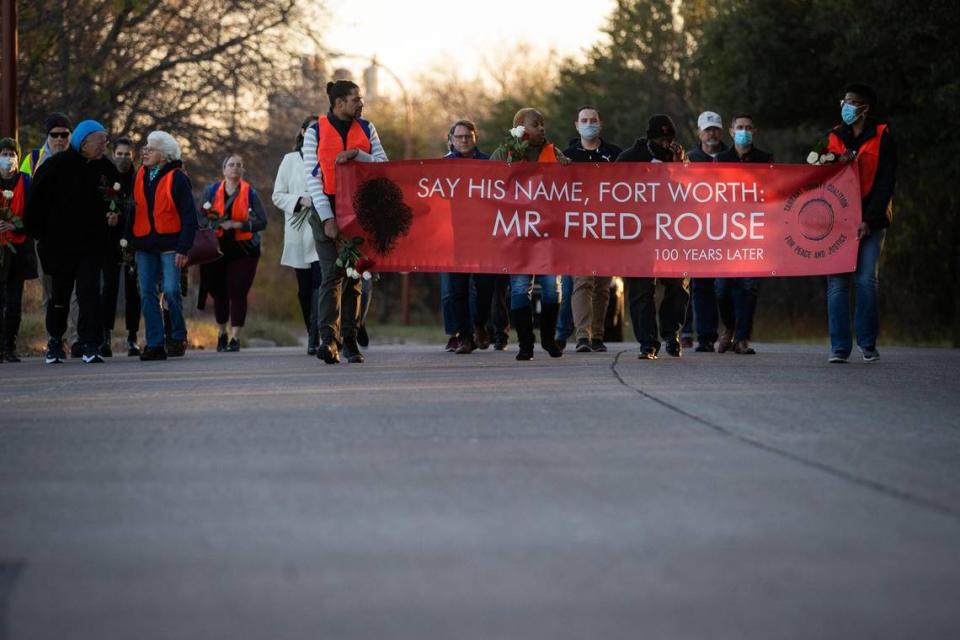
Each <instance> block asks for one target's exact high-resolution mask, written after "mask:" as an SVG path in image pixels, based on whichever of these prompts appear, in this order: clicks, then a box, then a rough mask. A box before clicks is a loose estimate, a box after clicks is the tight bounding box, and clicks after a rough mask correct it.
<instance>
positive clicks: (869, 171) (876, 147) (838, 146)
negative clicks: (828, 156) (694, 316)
mask: <svg viewBox="0 0 960 640" xmlns="http://www.w3.org/2000/svg"><path fill="white" fill-rule="evenodd" d="M886 130H887V125H885V124H878V125H877V135H875V136H873V137H872V138H870V139H869V140H866V141H864V143H863V144H862V145H860V149H859V150H858V151H857V166H858V167H859V168H860V197H861V198H863V199H866V198H867V196H868V195H869V194H870V190H871V189H873V180H874V178H876V177H877V167H878V166H879V165H880V138H882V137H883V132H884V131H886ZM827 140H828V142H827V151H830V152H831V153H835V154H837V155H841V154H842V153H843V152H845V151H846V150H847V146H846V145H845V144H843V140H841V139H840V136H838V135H837V134H836V131H831V132H830V133H829V135H828V136H827Z"/></svg>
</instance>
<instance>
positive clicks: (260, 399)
mask: <svg viewBox="0 0 960 640" xmlns="http://www.w3.org/2000/svg"><path fill="white" fill-rule="evenodd" d="M611 346H612V347H613V349H612V350H611V352H610V353H608V354H568V355H567V356H566V357H564V358H563V359H561V360H551V359H550V358H548V357H546V354H544V353H542V352H538V354H537V358H536V360H534V361H533V362H530V363H518V362H516V361H514V359H513V354H512V353H510V352H508V353H495V352H492V351H489V352H480V353H477V354H474V355H471V356H455V355H452V354H445V353H442V352H441V351H440V349H439V347H411V346H388V347H378V348H371V349H370V350H369V352H368V357H369V359H368V362H367V363H366V364H364V365H345V364H344V365H338V366H335V367H330V366H326V365H323V364H322V363H321V362H319V361H318V360H316V359H313V358H308V357H306V356H304V355H301V353H300V351H299V350H290V349H264V350H247V351H244V352H241V353H239V354H215V353H203V352H191V353H189V354H188V356H187V357H186V358H184V359H182V360H178V361H168V362H165V363H140V362H138V361H136V360H134V359H127V358H119V357H118V358H114V359H113V360H112V361H110V362H108V363H107V364H104V365H82V364H80V363H78V362H76V361H71V362H68V363H65V364H63V365H59V366H44V365H42V364H41V363H40V362H39V361H38V360H37V359H32V360H28V361H25V362H24V363H23V364H21V365H8V364H3V365H0V638H3V639H18V640H19V639H20V638H29V639H38V638H39V639H46V638H51V639H52V638H57V639H61V638H70V639H86V638H90V639H97V640H103V639H113V638H123V639H126V638H131V639H134V638H135V639H153V638H156V639H164V640H166V639H171V638H190V639H192V638H197V639H201V638H202V639H211V638H231V639H234V638H236V639H246V638H251V639H253V638H257V639H259V638H266V639H271V640H273V639H286V638H291V639H293V638H335V639H360V638H362V639H368V638H369V639H381V638H404V639H406V638H410V639H414V638H416V639H418V640H419V639H428V638H429V639H434V638H453V639H458V640H459V639H505V638H518V639H536V638H551V639H567V638H570V639H573V638H577V639H599V638H604V639H606V638H624V639H626V638H630V639H636V638H670V639H674V638H711V639H724V638H731V639H733V638H736V639H741V638H764V639H777V638H804V639H807V638H818V639H823V638H844V639H850V638H870V639H876V638H910V639H914V638H923V639H928V638H944V639H955V638H960V393H958V391H960V384H958V380H960V350H953V351H949V350H933V349H929V350H920V349H905V348H888V349H885V350H883V351H882V353H883V359H882V360H881V361H880V362H879V363H876V364H869V365H868V364H863V363H862V362H853V363H851V364H849V365H828V364H827V363H826V350H825V349H824V348H813V347H799V346H783V345H759V350H760V353H759V354H758V355H757V356H754V357H748V356H737V355H733V354H724V355H717V354H692V353H691V354H689V355H687V356H685V357H684V358H683V359H681V360H674V359H661V360H659V361H656V362H646V361H640V360H637V358H636V352H635V350H634V345H611Z"/></svg>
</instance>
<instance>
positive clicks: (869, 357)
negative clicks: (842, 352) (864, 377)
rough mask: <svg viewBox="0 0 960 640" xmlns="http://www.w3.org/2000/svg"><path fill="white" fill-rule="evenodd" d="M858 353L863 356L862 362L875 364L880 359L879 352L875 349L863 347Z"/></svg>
mask: <svg viewBox="0 0 960 640" xmlns="http://www.w3.org/2000/svg"><path fill="white" fill-rule="evenodd" d="M860 353H862V354H863V361H864V362H876V361H877V360H879V359H880V352H879V351H877V348H876V347H864V348H863V349H860Z"/></svg>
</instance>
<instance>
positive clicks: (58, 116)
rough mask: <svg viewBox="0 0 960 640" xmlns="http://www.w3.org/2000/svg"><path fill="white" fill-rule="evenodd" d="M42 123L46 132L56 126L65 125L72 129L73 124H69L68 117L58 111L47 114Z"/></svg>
mask: <svg viewBox="0 0 960 640" xmlns="http://www.w3.org/2000/svg"><path fill="white" fill-rule="evenodd" d="M44 124H45V125H46V127H47V133H50V130H51V129H56V128H57V127H66V128H67V129H70V130H71V131H73V125H72V124H70V118H68V117H67V116H65V115H63V114H62V113H59V112H57V113H51V114H50V115H48V116H47V120H46V122H45V123H44Z"/></svg>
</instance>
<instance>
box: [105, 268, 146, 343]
mask: <svg viewBox="0 0 960 640" xmlns="http://www.w3.org/2000/svg"><path fill="white" fill-rule="evenodd" d="M121 275H122V276H123V297H124V316H125V320H126V327H127V333H136V332H137V331H139V330H140V289H139V287H138V284H137V270H136V269H130V268H127V267H126V266H125V265H123V264H120V262H119V261H118V259H115V256H111V257H110V258H108V259H107V260H105V261H104V263H103V291H102V293H101V298H100V302H101V304H100V320H101V321H102V322H103V330H104V331H113V327H114V324H115V319H116V317H117V298H119V297H120V277H121Z"/></svg>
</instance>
